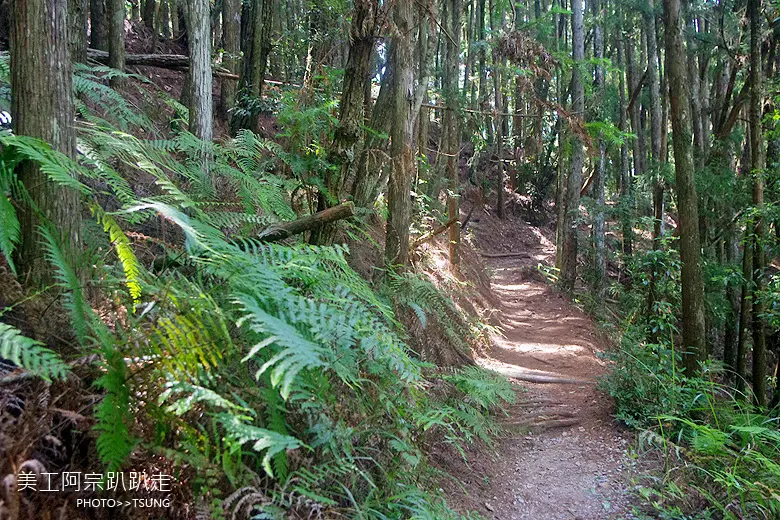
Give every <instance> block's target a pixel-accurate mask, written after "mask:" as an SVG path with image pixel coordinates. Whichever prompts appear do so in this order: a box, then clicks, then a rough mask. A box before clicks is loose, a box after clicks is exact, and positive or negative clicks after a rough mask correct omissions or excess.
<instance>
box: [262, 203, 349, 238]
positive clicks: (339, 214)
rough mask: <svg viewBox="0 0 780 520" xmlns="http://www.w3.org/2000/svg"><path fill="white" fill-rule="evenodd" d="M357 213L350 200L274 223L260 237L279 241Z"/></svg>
mask: <svg viewBox="0 0 780 520" xmlns="http://www.w3.org/2000/svg"><path fill="white" fill-rule="evenodd" d="M354 214H355V205H354V204H353V203H352V202H351V201H349V202H344V203H342V204H339V205H338V206H333V207H332V208H328V209H324V210H322V211H318V212H317V213H314V214H312V215H306V216H305V217H301V218H299V219H298V220H293V221H290V222H281V223H279V224H273V225H272V226H269V227H267V228H266V229H264V230H263V231H262V232H261V233H260V234H259V235H258V237H257V238H258V239H260V240H262V241H263V242H278V241H279V240H284V239H285V238H289V237H291V236H293V235H297V234H299V233H303V232H305V231H310V230H312V229H314V228H315V227H317V226H321V225H323V224H328V223H330V222H335V221H337V220H341V219H345V218H349V217H351V216H353V215H354Z"/></svg>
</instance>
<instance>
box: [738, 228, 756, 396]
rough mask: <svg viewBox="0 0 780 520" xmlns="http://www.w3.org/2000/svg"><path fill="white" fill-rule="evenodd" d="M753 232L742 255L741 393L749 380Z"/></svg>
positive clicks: (739, 354)
mask: <svg viewBox="0 0 780 520" xmlns="http://www.w3.org/2000/svg"><path fill="white" fill-rule="evenodd" d="M751 242H752V240H751V231H750V230H746V231H745V246H744V251H743V253H742V277H743V278H744V282H743V284H742V298H741V299H740V310H739V331H738V333H737V334H738V339H737V353H736V364H735V376H734V377H735V379H736V388H737V390H738V391H740V392H744V391H745V381H746V378H747V352H748V338H749V334H750V322H751V316H750V314H751V308H750V294H751V292H752V284H753V247H752V244H751Z"/></svg>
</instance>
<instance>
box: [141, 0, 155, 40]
mask: <svg viewBox="0 0 780 520" xmlns="http://www.w3.org/2000/svg"><path fill="white" fill-rule="evenodd" d="M156 10H157V2H156V1H155V0H146V1H145V2H144V12H143V14H142V16H143V21H144V25H145V26H146V28H147V29H149V30H150V31H152V34H154V15H155V11H156Z"/></svg>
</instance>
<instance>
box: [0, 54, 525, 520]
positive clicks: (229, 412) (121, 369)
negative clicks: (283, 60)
mask: <svg viewBox="0 0 780 520" xmlns="http://www.w3.org/2000/svg"><path fill="white" fill-rule="evenodd" d="M104 72H105V71H102V70H98V71H94V73H90V74H93V76H95V77H90V78H86V79H84V81H83V82H82V83H81V84H82V86H83V87H84V88H86V89H88V90H89V92H91V94H88V96H95V97H94V99H93V98H89V99H90V103H85V104H84V105H83V106H81V107H80V109H82V110H85V111H89V112H88V114H87V113H86V112H85V114H86V115H85V118H87V119H88V120H89V122H90V124H89V126H85V127H84V128H81V129H80V132H79V152H80V155H79V157H78V159H77V160H76V161H72V160H70V159H68V158H67V157H65V156H63V155H62V154H58V153H56V152H54V151H52V150H51V149H50V148H49V147H48V146H47V145H45V144H44V143H40V142H38V141H35V140H31V139H28V138H22V137H17V136H10V135H2V136H0V144H2V145H3V147H4V150H3V152H4V154H3V166H4V168H2V169H0V172H2V175H3V176H2V179H3V183H4V186H10V187H11V188H12V189H11V190H10V192H11V196H12V199H6V200H8V201H10V200H13V204H8V205H6V206H7V207H6V206H0V209H2V210H3V211H7V212H8V214H9V216H10V217H12V218H15V215H16V214H15V211H16V210H15V206H16V205H17V204H29V202H30V201H29V197H27V196H26V193H25V192H24V191H23V188H22V187H20V186H17V184H18V181H17V179H16V177H15V174H14V166H15V165H16V164H17V163H18V162H19V161H21V160H32V161H35V162H37V163H38V164H39V165H40V166H41V170H42V171H43V172H44V173H45V174H46V175H47V176H48V177H49V179H50V180H51V181H52V182H55V183H57V184H58V185H60V186H62V187H63V188H65V187H67V188H70V189H76V190H78V191H79V192H80V193H81V194H82V197H83V199H84V202H85V206H86V207H88V208H89V209H90V211H91V212H92V215H93V217H94V222H93V223H92V225H91V226H89V227H85V234H88V235H91V234H97V235H98V236H97V237H94V236H89V237H88V242H90V243H96V244H98V246H97V247H103V246H105V245H106V244H110V246H111V247H110V248H109V249H107V250H104V251H103V252H102V254H103V255H105V256H104V259H105V260H100V261H94V262H93V261H92V260H90V262H89V264H90V265H91V264H103V263H105V265H99V266H92V267H89V269H92V270H93V271H94V272H95V273H97V275H96V276H99V279H98V280H97V281H98V283H96V284H95V285H96V288H99V293H100V294H101V295H102V296H101V298H103V297H104V296H105V295H110V302H107V301H104V300H102V299H101V300H100V301H99V302H96V303H99V304H100V306H101V307H102V308H107V307H108V308H110V309H111V310H109V311H108V314H111V316H110V318H109V319H108V320H106V319H105V318H104V312H103V311H101V315H98V314H97V313H96V312H95V311H93V310H92V309H91V307H90V304H92V301H90V302H89V303H88V302H87V297H86V295H85V294H86V293H85V291H84V289H83V287H82V286H81V285H80V283H79V278H78V276H77V273H78V271H79V269H81V268H84V265H85V264H87V262H86V261H85V259H84V258H81V257H80V255H76V257H75V258H71V256H70V255H69V254H66V253H65V251H68V249H67V247H65V246H66V244H64V243H62V241H61V239H60V238H59V237H58V236H57V233H56V223H47V225H46V226H44V228H43V229H42V231H41V233H42V236H43V237H44V240H45V242H46V244H47V260H48V261H49V262H50V263H51V264H52V267H53V268H54V269H55V271H56V280H57V282H58V286H59V289H61V290H63V292H64V293H65V296H66V299H67V306H68V309H69V311H70V316H71V321H72V323H73V327H74V329H75V330H76V333H77V336H78V338H79V340H80V343H81V344H82V346H83V348H84V349H86V351H88V352H97V353H98V354H99V361H98V366H99V370H100V375H99V377H98V379H97V382H96V384H97V386H98V388H99V389H100V391H101V393H102V398H101V400H100V401H99V402H98V403H97V404H96V406H95V408H94V410H93V413H94V417H95V419H96V425H95V427H94V430H95V432H96V433H97V434H98V436H97V442H96V449H97V453H98V455H99V457H100V460H101V461H102V462H103V463H104V464H105V465H106V466H107V467H108V469H109V471H116V470H119V469H121V468H122V466H123V464H125V463H126V461H127V460H128V458H130V457H131V456H132V457H133V458H135V457H136V456H143V454H144V453H145V452H152V453H161V454H164V456H165V457H166V458H168V459H170V460H171V461H174V462H175V463H176V464H177V465H179V466H181V468H182V470H189V471H194V472H195V473H196V474H197V477H196V478H194V479H193V480H192V482H193V486H194V489H193V492H196V493H197V494H198V495H199V496H204V497H208V499H209V500H212V501H213V504H215V505H216V506H219V504H220V498H219V497H221V496H224V495H227V494H229V493H225V494H223V493H221V491H220V489H222V490H224V489H225V488H228V489H246V488H245V487H248V488H249V489H255V490H257V491H258V492H250V493H248V494H244V495H242V496H241V497H240V498H238V499H235V500H238V502H235V501H232V500H229V501H226V502H225V506H226V508H227V509H228V510H229V509H230V508H231V506H236V504H238V503H239V502H240V503H241V507H243V506H245V505H248V504H250V502H251V503H252V504H251V505H252V507H251V508H250V509H254V510H259V509H260V508H261V507H263V508H266V507H268V508H271V509H273V508H274V507H276V508H281V510H292V509H295V508H301V507H304V508H305V509H306V510H308V511H326V510H329V509H333V510H337V509H338V510H339V511H340V513H339V514H341V512H343V511H345V510H350V511H352V512H353V514H354V516H356V517H362V518H376V519H386V518H397V519H401V518H437V519H438V518H456V516H455V515H454V514H453V513H452V512H450V511H449V510H448V509H447V508H446V505H445V504H444V502H443V501H442V500H440V499H435V498H432V497H431V495H429V494H428V492H426V491H425V490H424V489H421V488H420V487H419V485H420V483H421V482H422V481H423V480H424V479H425V478H426V475H428V471H429V469H428V466H427V464H426V463H425V450H424V443H423V439H424V438H425V437H430V438H434V439H436V438H442V437H444V438H445V440H446V441H447V442H451V443H453V444H454V445H456V446H457V447H458V449H461V450H462V448H461V447H460V445H461V444H462V443H464V442H468V441H470V440H472V439H476V438H480V439H484V440H489V439H490V438H491V437H492V436H493V435H495V434H496V433H497V431H498V428H497V427H496V425H495V424H494V423H493V422H492V421H491V420H490V418H489V415H490V414H491V413H494V412H496V411H497V410H498V409H499V408H500V406H502V405H503V403H505V402H508V401H510V400H511V399H512V398H513V396H514V394H513V392H512V390H511V388H510V387H509V386H508V384H507V383H506V381H504V380H502V379H500V378H498V377H497V376H493V375H490V374H488V373H486V372H484V371H481V370H478V369H468V370H465V371H462V372H458V373H453V374H446V375H441V376H440V375H432V376H425V375H424V372H425V368H426V366H427V365H425V364H423V363H422V362H420V361H419V360H417V359H416V358H415V357H414V353H413V352H412V350H411V349H410V348H409V346H408V345H407V344H406V343H405V341H404V339H403V338H404V335H405V334H404V331H403V330H402V327H401V325H400V323H399V321H398V320H397V319H396V316H395V312H394V309H393V307H392V306H391V305H389V304H388V303H387V299H386V298H385V297H383V296H381V295H379V294H377V292H375V290H374V289H373V288H372V287H370V286H369V284H368V283H367V282H366V281H365V280H363V279H362V278H361V277H360V276H359V275H358V274H357V273H355V272H354V271H353V270H352V269H351V268H350V266H349V264H348V262H347V257H348V255H349V254H350V253H349V250H348V249H347V248H346V247H345V246H329V247H315V246H309V245H304V244H295V245H287V246H281V245H275V244H266V243H262V242H260V241H258V240H257V239H256V238H255V237H256V236H257V234H258V232H259V231H261V230H262V229H263V227H264V226H266V225H268V224H270V223H273V222H276V221H279V220H289V219H293V218H295V217H296V212H295V211H293V209H292V206H291V203H290V202H289V201H290V200H291V198H292V196H293V192H294V191H295V190H296V189H297V188H299V187H300V186H301V185H302V184H304V185H305V184H306V183H309V182H315V181H313V180H312V179H311V178H310V177H309V175H311V172H313V171H315V172H316V171H320V172H321V171H324V170H323V168H325V167H326V165H325V162H324V159H323V153H322V150H321V149H318V146H319V145H318V144H317V143H318V142H320V143H321V142H323V141H322V140H321V139H322V138H323V135H325V134H326V133H327V131H329V129H330V128H331V125H332V122H333V121H332V112H333V107H332V106H329V105H323V106H321V107H315V108H312V109H311V110H312V111H311V112H310V113H305V112H304V113H301V114H300V115H299V116H295V115H294V114H293V112H292V111H291V112H290V114H289V117H299V120H296V121H293V120H290V122H289V129H290V130H289V132H290V133H289V134H288V135H287V138H288V139H289V141H290V142H291V143H293V149H295V147H296V146H299V147H303V148H305V149H306V152H304V153H303V154H300V153H298V152H295V153H291V152H289V151H288V150H289V149H288V150H286V149H283V148H281V147H280V146H279V145H277V144H275V143H273V142H270V141H267V140H264V139H261V138H259V137H258V136H256V135H255V134H253V133H251V132H248V131H244V132H241V133H239V135H238V136H236V137H235V138H234V139H227V140H225V141H224V142H222V143H209V144H208V147H209V151H210V152H211V153H213V157H214V162H213V165H212V166H213V167H212V168H210V175H211V176H212V178H208V179H206V178H204V176H203V171H202V168H201V167H200V163H199V160H200V157H201V155H200V154H201V151H202V149H203V143H200V142H199V141H198V140H197V139H195V138H194V137H193V136H192V135H190V134H186V133H180V134H178V135H176V136H173V137H172V138H169V139H154V140H143V139H139V138H137V137H134V136H133V135H132V134H131V133H130V130H132V127H133V125H134V124H136V123H138V122H139V121H133V120H131V119H130V118H129V114H125V115H124V116H122V118H123V119H124V122H125V123H126V124H125V126H122V125H119V127H117V126H115V125H114V124H112V123H109V122H108V121H107V120H106V119H105V118H103V117H102V114H96V113H93V110H95V108H94V107H95V106H97V107H98V108H97V110H98V111H108V110H110V107H112V106H114V105H115V104H118V103H122V101H121V100H120V99H117V98H115V96H114V95H113V94H111V93H107V92H103V89H102V88H98V87H96V86H95V85H92V83H90V82H96V83H97V84H99V83H100V82H101V81H103V80H104V79H105V76H103V73H104ZM101 103H103V104H101ZM87 105H89V106H87ZM117 113H118V114H120V115H121V114H122V113H123V112H122V110H119V111H118V112H117ZM87 116H88V117H87ZM318 125H319V126H318ZM125 129H126V130H125ZM313 129H316V131H317V132H320V133H321V134H322V135H315V133H313V132H312V130H313ZM280 167H281V168H282V169H283V170H284V171H287V172H289V173H290V174H291V175H290V176H287V177H283V176H281V175H279V174H278V173H277V171H278V170H279V168H280ZM138 179H144V182H143V183H142V184H143V186H144V188H143V190H144V191H143V193H139V191H140V190H139V187H138V186H139V183H138V182H137V180H138ZM131 186H132V188H131ZM215 186H218V187H219V188H218V190H215V189H214V187H215ZM217 192H219V193H217ZM4 208H5V209H4ZM33 209H34V208H33ZM9 221H11V220H9ZM4 233H5V234H4V235H3V236H2V240H0V246H2V251H3V253H4V254H6V255H8V256H9V257H10V254H11V253H12V252H13V247H14V245H15V243H16V241H18V232H15V231H14V229H10V230H8V231H4ZM15 233H16V234H15ZM89 254H90V255H94V253H89ZM89 258H90V259H91V258H92V257H89ZM161 260H162V261H161ZM391 283H392V284H395V285H393V286H392V287H393V288H394V290H397V291H398V292H399V293H401V292H402V293H403V294H404V300H403V303H402V304H403V305H408V306H409V307H410V308H413V309H414V308H416V309H417V311H418V312H419V313H420V314H419V315H420V316H421V319H422V320H425V319H426V318H425V317H423V316H424V315H425V314H426V313H429V314H431V315H434V316H436V319H437V320H438V321H439V322H440V323H441V324H442V326H443V327H444V328H446V329H447V331H448V332H447V334H448V336H449V337H450V338H451V340H452V341H457V342H458V344H460V345H461V346H464V343H463V339H462V338H464V337H469V334H470V329H469V327H468V324H467V323H465V322H464V321H463V320H462V319H461V318H460V314H459V313H458V312H457V309H455V308H454V307H453V305H452V303H450V302H449V301H448V300H447V299H446V298H445V297H444V296H442V295H441V294H440V293H439V292H438V291H437V290H436V288H435V287H434V286H433V285H431V284H430V283H427V282H424V281H423V280H422V279H420V278H414V277H411V276H410V275H403V276H398V277H396V278H394V279H393V282H391ZM423 309H425V310H424V311H423ZM109 323H110V326H109ZM0 326H2V329H0V331H2V332H1V333H0V338H2V339H3V342H2V350H1V351H0V355H2V356H3V357H8V358H9V359H11V360H12V361H14V362H17V363H19V364H21V365H23V366H24V367H25V368H28V369H29V370H31V371H35V372H36V373H38V374H39V375H41V376H42V377H62V376H63V375H64V374H65V371H66V369H67V366H66V365H65V364H64V363H62V361H60V360H59V358H58V357H57V356H56V355H55V354H54V353H53V352H51V351H49V350H48V349H45V348H44V347H43V346H42V345H40V344H39V343H37V342H35V341H33V340H31V339H29V338H25V337H23V336H21V334H20V333H19V331H17V330H16V329H13V328H11V327H9V326H7V325H0ZM427 381H428V382H432V383H433V384H436V385H439V386H442V387H445V388H446V389H447V390H446V392H445V393H444V394H443V395H441V396H429V395H427V394H426V390H425V385H426V384H428V382H427ZM149 396H152V397H151V398H149ZM257 473H262V474H264V475H265V477H264V479H263V480H262V481H261V482H262V485H261V487H262V491H260V490H258V489H257V486H258V485H259V484H258V482H260V481H258V479H256V477H255V475H256V474H257ZM263 497H265V498H263ZM255 506H256V507H255ZM236 507H237V506H236ZM271 509H269V511H270V510H271ZM264 514H268V515H271V514H272V513H270V512H269V513H264Z"/></svg>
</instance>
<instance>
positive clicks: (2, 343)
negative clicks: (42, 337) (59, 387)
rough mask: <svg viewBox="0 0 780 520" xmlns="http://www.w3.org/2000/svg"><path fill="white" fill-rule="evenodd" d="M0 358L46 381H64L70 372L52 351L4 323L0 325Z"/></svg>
mask: <svg viewBox="0 0 780 520" xmlns="http://www.w3.org/2000/svg"><path fill="white" fill-rule="evenodd" d="M0 358H5V359H8V360H10V361H12V362H13V363H15V364H16V365H18V366H20V367H22V368H23V369H25V370H27V371H28V372H31V373H33V374H35V375H36V376H38V377H40V378H42V379H45V380H46V381H51V380H52V379H64V378H65V376H66V375H67V373H68V372H69V371H70V367H69V366H68V365H67V364H65V362H63V361H62V358H60V356H58V355H57V354H56V353H55V352H54V351H53V350H51V349H48V348H46V346H45V345H44V344H43V343H41V342H40V341H36V340H34V339H31V338H28V337H27V336H24V335H23V334H22V333H21V331H20V330H19V329H16V328H14V327H12V326H10V325H7V324H5V323H0Z"/></svg>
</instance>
